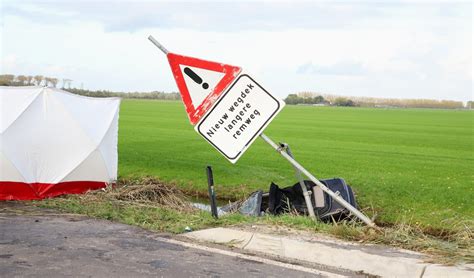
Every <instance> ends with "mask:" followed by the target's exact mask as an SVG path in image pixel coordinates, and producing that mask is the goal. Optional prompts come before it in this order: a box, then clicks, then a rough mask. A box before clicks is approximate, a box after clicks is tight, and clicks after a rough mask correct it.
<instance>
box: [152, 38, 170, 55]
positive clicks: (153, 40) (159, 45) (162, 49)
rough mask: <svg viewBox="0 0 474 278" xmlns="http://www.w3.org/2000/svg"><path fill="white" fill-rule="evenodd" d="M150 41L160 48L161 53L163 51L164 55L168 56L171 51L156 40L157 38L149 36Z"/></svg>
mask: <svg viewBox="0 0 474 278" xmlns="http://www.w3.org/2000/svg"><path fill="white" fill-rule="evenodd" d="M148 39H149V40H150V41H151V42H152V43H153V44H154V45H156V47H158V48H159V49H160V50H161V51H163V53H165V54H166V55H168V53H169V51H168V49H166V48H165V47H164V46H163V45H162V44H161V43H159V42H158V41H157V40H155V38H154V37H153V36H152V35H150V36H148Z"/></svg>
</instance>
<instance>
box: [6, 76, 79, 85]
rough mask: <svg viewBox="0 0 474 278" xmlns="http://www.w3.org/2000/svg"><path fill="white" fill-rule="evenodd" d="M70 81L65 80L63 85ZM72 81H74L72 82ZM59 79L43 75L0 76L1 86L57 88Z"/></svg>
mask: <svg viewBox="0 0 474 278" xmlns="http://www.w3.org/2000/svg"><path fill="white" fill-rule="evenodd" d="M68 80H69V79H63V83H65V82H67V81H68ZM71 81H72V80H71ZM58 82H59V79H57V78H53V77H46V76H42V75H35V76H32V75H13V74H2V75H0V86H52V87H56V86H57V84H58Z"/></svg>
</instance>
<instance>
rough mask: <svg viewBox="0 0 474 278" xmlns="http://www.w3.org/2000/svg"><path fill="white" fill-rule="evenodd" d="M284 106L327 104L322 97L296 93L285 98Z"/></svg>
mask: <svg viewBox="0 0 474 278" xmlns="http://www.w3.org/2000/svg"><path fill="white" fill-rule="evenodd" d="M285 103H286V104H327V101H326V100H325V99H324V97H323V96H320V95H315V94H313V93H307V92H302V93H297V94H289V95H288V96H287V97H286V98H285Z"/></svg>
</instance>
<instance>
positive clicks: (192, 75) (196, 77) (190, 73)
mask: <svg viewBox="0 0 474 278" xmlns="http://www.w3.org/2000/svg"><path fill="white" fill-rule="evenodd" d="M184 73H186V75H187V76H189V77H190V78H191V79H192V80H194V82H196V83H198V84H201V83H202V78H201V77H199V75H197V74H196V73H195V72H194V71H193V70H192V69H190V68H188V67H185V68H184ZM202 87H203V88H204V89H207V88H209V84H207V83H206V82H204V83H202Z"/></svg>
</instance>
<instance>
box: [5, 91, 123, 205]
mask: <svg viewBox="0 0 474 278" xmlns="http://www.w3.org/2000/svg"><path fill="white" fill-rule="evenodd" d="M119 106H120V99H119V98H91V97H83V96H79V95H74V94H71V93H68V92H65V91H62V90H59V89H55V88H46V87H2V86H0V200H20V199H41V198H45V197H53V196H57V195H61V194H67V193H82V192H85V191H87V190H89V189H97V188H101V187H104V186H106V185H107V184H108V183H111V182H114V181H115V180H116V178H117V163H118V158H117V140H118V116H119V115H118V112H119Z"/></svg>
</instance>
